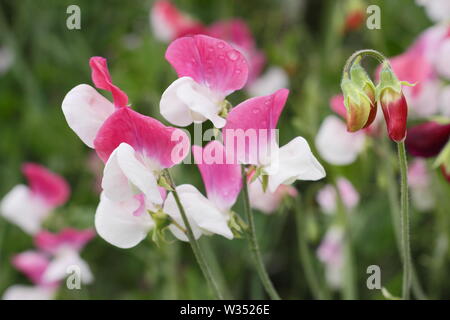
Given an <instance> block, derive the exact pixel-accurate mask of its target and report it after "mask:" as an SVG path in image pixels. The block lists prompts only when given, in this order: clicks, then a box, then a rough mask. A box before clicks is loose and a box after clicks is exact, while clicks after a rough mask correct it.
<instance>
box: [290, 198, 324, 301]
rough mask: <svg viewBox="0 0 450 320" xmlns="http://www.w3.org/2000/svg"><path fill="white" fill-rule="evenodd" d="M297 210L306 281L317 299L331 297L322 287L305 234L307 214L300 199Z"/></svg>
mask: <svg viewBox="0 0 450 320" xmlns="http://www.w3.org/2000/svg"><path fill="white" fill-rule="evenodd" d="M295 210H296V212H295V213H296V214H295V221H296V224H297V243H298V249H299V253H300V262H301V264H302V267H303V270H304V272H305V278H306V281H307V282H308V285H309V287H310V289H311V291H312V294H313V296H314V298H315V299H320V300H325V299H329V298H330V297H329V296H328V293H327V292H325V291H324V290H322V289H321V282H320V280H319V277H318V276H317V273H316V269H317V267H315V266H314V263H313V260H312V257H311V253H310V250H309V248H308V244H307V240H306V236H305V233H306V228H305V227H304V224H305V222H306V219H305V216H306V215H305V214H302V212H301V210H300V200H297V203H296V206H295Z"/></svg>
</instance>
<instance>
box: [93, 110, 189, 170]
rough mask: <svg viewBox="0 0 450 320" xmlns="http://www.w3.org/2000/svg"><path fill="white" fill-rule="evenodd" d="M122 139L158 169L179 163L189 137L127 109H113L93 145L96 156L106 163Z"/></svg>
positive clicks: (184, 155) (183, 155) (185, 153)
mask: <svg viewBox="0 0 450 320" xmlns="http://www.w3.org/2000/svg"><path fill="white" fill-rule="evenodd" d="M122 142H125V143H127V144H129V145H130V146H132V147H133V149H134V150H135V151H136V152H137V153H139V154H142V155H144V156H145V157H146V158H148V159H149V160H151V161H152V162H153V165H154V166H155V167H159V169H160V168H170V167H172V166H173V165H175V164H177V163H180V162H181V161H182V160H183V159H184V158H185V157H186V156H187V154H188V152H189V138H188V136H187V135H186V134H185V133H184V132H183V131H182V130H180V129H176V128H173V127H166V126H165V125H163V124H162V123H161V122H159V121H158V120H156V119H153V118H151V117H147V116H144V115H141V114H139V113H137V112H136V111H133V110H131V109H130V108H120V109H117V110H116V111H115V112H114V114H113V115H111V116H110V117H109V118H108V119H107V120H106V122H105V123H104V125H103V126H102V127H101V128H100V131H99V132H98V134H97V137H96V138H95V141H94V145H95V150H96V151H97V154H98V155H99V157H100V158H101V159H102V160H103V161H104V162H106V161H107V160H108V158H109V156H110V155H111V153H112V152H113V151H114V150H115V149H116V148H117V147H118V146H119V145H120V144H121V143H122ZM155 169H157V168H155Z"/></svg>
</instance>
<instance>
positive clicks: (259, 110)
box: [222, 89, 289, 164]
mask: <svg viewBox="0 0 450 320" xmlns="http://www.w3.org/2000/svg"><path fill="white" fill-rule="evenodd" d="M288 94H289V90H287V89H280V90H278V91H276V92H275V93H273V94H271V95H268V96H263V97H255V98H251V99H248V100H246V101H244V102H242V103H240V104H239V105H238V106H236V107H235V108H233V109H232V110H231V111H230V113H229V114H228V117H227V124H226V125H225V127H224V129H223V130H222V133H223V140H224V143H225V147H226V149H227V153H230V154H234V155H236V157H237V160H238V161H239V162H242V163H251V164H259V162H260V161H261V160H262V159H259V158H260V157H261V156H263V155H265V149H266V148H267V147H268V146H270V144H269V142H270V143H273V141H274V138H275V131H274V129H275V128H276V127H277V123H278V119H279V117H280V114H281V111H283V108H284V105H285V103H286V100H287V97H288ZM246 135H247V136H248V138H246V137H245V136H246ZM252 136H254V138H252Z"/></svg>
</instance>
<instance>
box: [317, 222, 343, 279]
mask: <svg viewBox="0 0 450 320" xmlns="http://www.w3.org/2000/svg"><path fill="white" fill-rule="evenodd" d="M343 240H344V233H343V230H342V228H340V227H337V226H333V227H331V228H330V229H328V231H327V233H326V234H325V237H324V238H323V240H322V242H321V244H320V246H319V248H318V249H317V256H318V258H319V260H320V261H322V262H323V263H324V264H325V276H326V279H327V282H328V283H329V284H330V286H331V287H333V288H339V287H340V286H341V283H342V272H343V266H344V258H343V255H344V248H343Z"/></svg>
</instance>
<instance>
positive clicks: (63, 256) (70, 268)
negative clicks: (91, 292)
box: [43, 248, 94, 284]
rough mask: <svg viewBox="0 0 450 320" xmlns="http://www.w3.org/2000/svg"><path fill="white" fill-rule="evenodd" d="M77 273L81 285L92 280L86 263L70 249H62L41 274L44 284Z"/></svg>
mask: <svg viewBox="0 0 450 320" xmlns="http://www.w3.org/2000/svg"><path fill="white" fill-rule="evenodd" d="M75 270H76V272H79V274H78V275H79V276H80V280H81V282H82V283H86V284H87V283H91V282H92V281H93V280H94V277H93V275H92V272H91V269H90V268H89V266H88V265H87V263H86V262H85V261H84V260H83V259H81V257H80V256H79V254H78V252H77V251H76V250H73V249H71V248H62V249H61V250H60V251H59V252H58V253H57V254H56V256H55V258H54V259H53V260H52V261H51V262H50V263H49V265H48V267H47V269H46V270H45V272H44V274H43V279H44V281H45V282H46V283H52V282H56V281H60V280H63V279H65V278H66V277H67V276H69V275H71V274H73V272H74V271H75Z"/></svg>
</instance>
